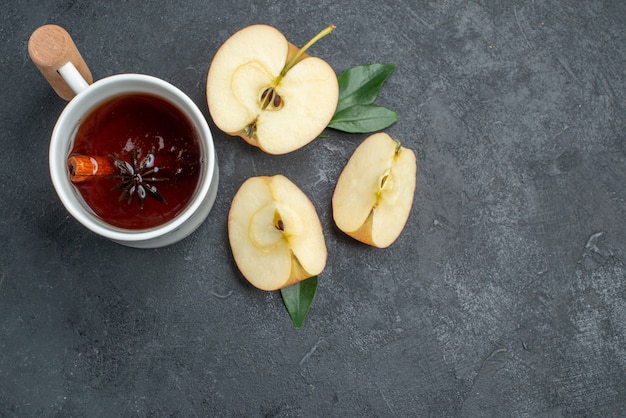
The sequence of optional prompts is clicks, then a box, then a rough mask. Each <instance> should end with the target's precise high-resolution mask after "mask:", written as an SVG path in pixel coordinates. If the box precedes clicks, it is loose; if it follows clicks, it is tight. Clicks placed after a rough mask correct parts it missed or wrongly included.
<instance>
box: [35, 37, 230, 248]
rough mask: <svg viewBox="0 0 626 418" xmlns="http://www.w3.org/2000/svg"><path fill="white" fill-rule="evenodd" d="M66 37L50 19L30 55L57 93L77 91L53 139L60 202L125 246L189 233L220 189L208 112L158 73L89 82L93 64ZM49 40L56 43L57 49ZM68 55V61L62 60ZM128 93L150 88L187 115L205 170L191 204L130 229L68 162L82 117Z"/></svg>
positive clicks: (153, 243)
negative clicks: (94, 198) (88, 199)
mask: <svg viewBox="0 0 626 418" xmlns="http://www.w3.org/2000/svg"><path fill="white" fill-rule="evenodd" d="M59 31H61V32H60V34H59ZM65 37H67V38H69V35H67V32H65V31H64V30H63V29H61V28H59V27H58V26H52V25H47V26H44V27H42V28H40V29H38V30H37V31H35V33H33V36H32V37H31V41H30V42H29V52H30V55H31V58H32V59H33V61H34V62H35V64H36V65H37V67H38V68H39V69H40V70H41V71H42V73H43V74H44V76H45V77H46V78H47V79H48V81H49V82H50V84H51V85H52V86H53V87H54V88H55V90H56V91H57V93H59V95H61V96H62V97H65V98H68V97H69V96H71V95H72V94H75V97H73V98H71V99H70V101H69V103H68V104H67V106H66V107H65V109H64V110H63V112H62V113H61V115H60V116H59V119H58V120H57V123H56V125H55V127H54V130H53V132H52V138H51V140H50V151H49V159H50V161H49V164H50V175H51V178H52V183H53V185H54V188H55V190H56V192H57V194H58V196H59V198H60V200H61V202H62V203H63V205H64V206H65V208H66V209H67V211H68V212H69V213H70V214H71V215H72V216H73V217H74V218H75V219H76V220H78V221H79V222H80V223H81V224H83V225H84V226H85V227H87V228H88V229H89V230H91V231H93V232H95V233H96V234H98V235H101V236H103V237H106V238H109V239H111V240H113V241H115V242H117V243H120V244H123V245H126V246H130V247H136V248H156V247H162V246H165V245H169V244H173V243H175V242H177V241H179V240H181V239H183V238H185V237H187V236H188V235H189V234H191V233H192V232H193V231H195V230H196V229H197V228H198V227H199V226H200V224H201V223H202V222H203V221H204V220H205V219H206V217H207V216H208V214H209V212H210V210H211V207H212V206H213V203H214V201H215V197H216V194H217V186H218V177H219V175H218V168H217V161H216V155H215V149H214V145H213V137H212V135H211V131H210V130H209V126H208V124H207V122H206V119H205V118H204V115H203V114H202V113H201V112H200V110H199V109H198V107H197V106H196V105H195V103H194V102H193V101H192V100H191V99H190V98H189V97H188V96H187V95H186V94H185V93H183V92H182V91H181V90H179V89H178V88H176V87H174V86H173V85H171V84H169V83H167V82H166V81H163V80H161V79H158V78H155V77H151V76H147V75H141V74H120V75H114V76H110V77H106V78H103V79H101V80H99V81H96V82H94V83H93V84H89V81H90V78H91V74H90V73H89V72H88V71H89V70H88V69H87V68H86V66H85V65H84V61H82V58H81V57H80V54H78V51H77V50H75V46H74V44H73V42H72V41H71V38H69V41H67V39H65ZM59 39H63V42H65V44H66V45H64V46H63V45H62V47H63V48H66V49H69V50H70V52H69V53H64V54H58V53H57V50H59V49H63V48H59V47H58V44H59V42H58V40H59ZM48 42H50V43H52V44H55V45H56V49H55V47H52V46H50V45H49V43H48ZM63 42H61V43H63ZM68 42H69V43H70V45H69V46H68ZM72 47H73V50H72ZM46 48H48V49H47V50H46ZM42 49H43V52H41V50H42ZM51 51H52V55H54V57H53V58H50V57H48V56H47V55H51V54H50V52H51ZM61 55H62V57H61V58H59V57H60V56H61ZM68 55H69V58H67V57H68ZM66 60H67V62H63V61H66ZM52 61H55V62H52ZM75 64H76V65H75ZM55 67H57V68H55ZM77 68H78V69H77ZM79 69H80V70H79ZM59 75H60V77H59ZM68 87H69V88H68ZM68 92H69V93H68ZM127 94H150V95H153V96H157V97H159V98H161V99H163V100H165V101H167V102H169V103H170V104H172V105H174V106H175V107H176V108H178V109H179V110H180V111H181V112H182V113H183V114H184V115H186V116H187V118H188V119H189V121H190V123H191V124H192V125H193V127H194V128H195V130H196V132H197V136H198V138H199V143H200V161H201V172H200V178H199V180H198V184H197V187H196V190H195V193H194V194H193V195H192V197H191V199H190V200H189V202H188V203H187V205H186V207H184V208H183V209H182V211H181V212H180V213H178V214H177V215H176V216H175V217H174V218H173V219H172V220H170V221H167V222H165V223H163V224H161V225H158V226H156V227H153V228H149V229H137V230H136V229H125V228H120V227H116V226H113V225H110V224H108V223H107V222H105V221H103V220H102V219H101V218H100V217H99V216H97V215H96V214H95V213H94V211H93V210H92V209H91V208H90V207H89V206H88V205H87V204H86V203H85V201H84V200H83V198H82V196H81V195H80V193H79V192H78V191H77V189H76V187H75V186H74V185H73V184H72V182H71V181H70V176H69V172H68V167H67V161H68V156H69V154H70V152H71V150H72V148H73V144H74V139H75V136H76V133H77V131H78V128H79V126H80V124H81V122H82V121H83V119H84V118H85V117H86V116H87V115H88V114H89V113H90V112H91V111H93V110H94V109H96V108H97V107H98V106H100V105H101V104H102V103H104V102H106V101H108V100H110V99H111V98H114V97H116V96H121V95H127Z"/></svg>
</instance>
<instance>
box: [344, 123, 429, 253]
mask: <svg viewBox="0 0 626 418" xmlns="http://www.w3.org/2000/svg"><path fill="white" fill-rule="evenodd" d="M416 174H417V162H416V159H415V153H414V152H413V150H411V149H408V148H404V147H402V146H401V145H400V142H399V141H397V140H394V139H392V138H391V137H390V136H389V135H387V134H386V133H376V134H373V135H371V136H369V137H368V138H366V139H365V140H364V141H363V142H362V143H361V144H360V145H359V146H358V147H357V148H356V150H355V151H354V153H353V154H352V156H351V157H350V159H349V160H348V163H347V164H346V166H345V167H344V169H343V171H342V172H341V175H340V176H339V180H337V185H336V187H335V192H334V193H333V198H332V206H333V218H334V220H335V224H336V225H337V227H338V228H339V229H341V230H342V231H343V232H345V233H346V234H348V235H350V236H351V237H353V238H355V239H357V240H359V241H361V242H363V243H366V244H369V245H372V246H374V247H379V248H385V247H388V246H390V245H391V244H392V243H393V242H394V241H395V240H396V239H397V238H398V236H399V235H400V233H401V232H402V230H403V229H404V226H405V224H406V222H407V220H408V218H409V214H410V212H411V207H412V206H413V196H414V194H415V181H416Z"/></svg>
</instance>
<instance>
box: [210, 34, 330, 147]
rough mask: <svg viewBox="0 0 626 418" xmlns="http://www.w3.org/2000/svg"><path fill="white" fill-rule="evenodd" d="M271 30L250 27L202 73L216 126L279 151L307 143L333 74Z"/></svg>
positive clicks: (324, 117)
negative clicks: (205, 78)
mask: <svg viewBox="0 0 626 418" xmlns="http://www.w3.org/2000/svg"><path fill="white" fill-rule="evenodd" d="M333 28H334V27H333V26H330V27H328V28H327V29H326V30H325V31H322V32H320V34H318V35H317V36H316V37H314V38H313V39H312V40H311V42H309V43H308V44H307V45H305V46H304V47H303V48H302V49H298V48H296V47H295V46H294V45H293V44H290V43H289V42H288V41H287V39H286V38H285V37H284V36H283V34H282V33H280V32H279V31H278V30H277V29H275V28H273V27H271V26H267V25H252V26H248V27H246V28H243V29H241V30H240V31H238V32H236V33H235V34H234V35H232V36H231V37H230V38H228V39H227V40H226V42H224V44H223V45H222V46H221V47H220V48H219V50H218V51H217V53H216V54H215V57H214V58H213V61H212V63H211V66H210V68H209V73H208V76H207V102H208V105H209V111H210V113H211V117H212V119H213V121H214V122H215V124H216V125H217V127H218V128H220V129H221V130H222V131H224V132H226V133H227V134H229V135H233V136H237V135H238V136H241V137H242V138H243V139H245V140H246V141H247V142H248V143H250V144H252V145H255V146H258V147H259V148H261V149H262V150H263V151H265V152H267V153H269V154H285V153H288V152H291V151H294V150H296V149H298V148H301V147H303V146H304V145H306V144H308V143H309V142H311V141H312V140H313V139H315V138H316V137H318V136H319V134H320V133H321V132H322V131H323V130H324V128H325V127H326V126H327V125H328V123H329V122H330V120H331V118H332V117H333V114H334V113H335V109H336V107H337V100H338V98H339V86H338V81H337V76H336V74H335V72H334V71H333V69H332V68H331V67H330V65H328V64H327V63H326V62H325V61H323V60H321V59H320V58H315V57H311V56H309V55H307V54H306V53H304V51H305V50H306V49H307V48H308V47H309V46H310V45H312V44H313V43H314V42H315V41H316V40H317V39H319V38H321V37H323V36H325V35H326V34H328V33H330V31H332V29H333Z"/></svg>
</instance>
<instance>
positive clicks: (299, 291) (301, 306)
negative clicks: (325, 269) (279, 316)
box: [280, 276, 317, 329]
mask: <svg viewBox="0 0 626 418" xmlns="http://www.w3.org/2000/svg"><path fill="white" fill-rule="evenodd" d="M316 292H317V276H313V277H309V278H308V279H305V280H302V281H300V282H298V283H295V284H292V285H290V286H287V287H283V288H282V289H280V294H281V296H282V297H283V302H284V303H285V307H286V308H287V311H288V312H289V316H291V320H292V321H293V324H294V325H295V327H296V328H297V329H300V327H302V324H303V323H304V319H305V318H306V316H307V314H308V313H309V309H310V308H311V305H312V304H313V299H314V298H315V293H316Z"/></svg>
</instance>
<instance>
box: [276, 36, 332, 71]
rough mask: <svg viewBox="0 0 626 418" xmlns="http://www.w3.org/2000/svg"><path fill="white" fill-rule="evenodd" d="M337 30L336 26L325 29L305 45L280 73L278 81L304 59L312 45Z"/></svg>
mask: <svg viewBox="0 0 626 418" xmlns="http://www.w3.org/2000/svg"><path fill="white" fill-rule="evenodd" d="M335 28H336V26H335V25H330V26H328V27H327V28H326V29H324V30H323V31H321V32H320V33H318V34H317V35H315V36H314V37H313V38H312V39H311V40H310V41H309V42H307V43H306V45H304V46H303V47H302V48H300V50H299V51H298V53H297V54H296V55H295V56H294V57H293V58H292V59H291V60H290V61H289V62H288V63H287V64H286V65H285V67H284V68H283V70H282V71H281V72H280V75H279V76H278V79H279V80H280V79H281V78H283V77H284V76H285V74H287V72H288V71H289V70H291V68H292V67H293V66H294V65H296V63H297V62H298V60H299V59H300V58H301V57H302V55H303V54H304V53H305V52H306V50H307V49H309V48H310V47H311V45H313V44H314V43H315V42H317V41H319V40H320V39H322V38H323V37H324V36H326V35H328V34H330V33H331V32H332V31H333V30H335Z"/></svg>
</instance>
